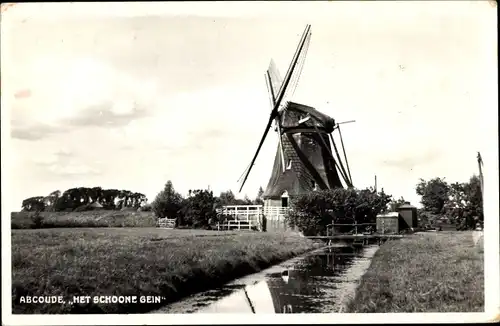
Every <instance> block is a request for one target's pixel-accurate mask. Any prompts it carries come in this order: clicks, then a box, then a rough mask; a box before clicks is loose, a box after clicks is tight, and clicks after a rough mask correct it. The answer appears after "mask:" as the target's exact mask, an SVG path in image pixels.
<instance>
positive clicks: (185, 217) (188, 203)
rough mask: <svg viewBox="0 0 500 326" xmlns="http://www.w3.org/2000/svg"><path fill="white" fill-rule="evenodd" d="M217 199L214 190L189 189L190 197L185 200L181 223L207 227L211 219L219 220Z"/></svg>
mask: <svg viewBox="0 0 500 326" xmlns="http://www.w3.org/2000/svg"><path fill="white" fill-rule="evenodd" d="M215 207H216V201H215V197H214V195H213V192H212V191H208V190H194V191H191V190H190V191H189V197H188V198H186V199H185V200H184V201H183V204H182V216H181V221H180V222H179V225H188V226H192V227H194V228H207V227H208V226H209V221H215V220H217V218H218V217H217V213H216V209H215Z"/></svg>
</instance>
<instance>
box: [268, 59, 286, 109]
mask: <svg viewBox="0 0 500 326" xmlns="http://www.w3.org/2000/svg"><path fill="white" fill-rule="evenodd" d="M267 77H268V79H269V84H270V86H269V87H270V92H271V94H273V95H272V98H273V106H274V104H275V103H276V95H277V94H278V92H279V91H280V88H281V84H283V78H281V75H280V72H279V70H278V68H277V67H276V64H275V63H274V60H273V59H271V62H270V63H269V68H268V69H267Z"/></svg>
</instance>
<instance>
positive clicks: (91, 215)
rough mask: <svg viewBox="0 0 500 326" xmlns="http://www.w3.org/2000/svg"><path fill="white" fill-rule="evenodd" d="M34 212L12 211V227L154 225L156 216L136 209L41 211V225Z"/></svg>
mask: <svg viewBox="0 0 500 326" xmlns="http://www.w3.org/2000/svg"><path fill="white" fill-rule="evenodd" d="M33 214H34V213H29V212H13V213H11V229H32V228H75V227H154V226H155V225H156V218H155V217H154V216H153V213H152V212H136V211H134V212H133V211H112V210H101V211H84V212H41V213H40V216H41V221H40V225H38V226H36V225H35V223H34V221H33V220H32V218H31V216H33Z"/></svg>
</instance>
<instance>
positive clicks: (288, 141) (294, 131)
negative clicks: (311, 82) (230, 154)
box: [240, 25, 354, 207]
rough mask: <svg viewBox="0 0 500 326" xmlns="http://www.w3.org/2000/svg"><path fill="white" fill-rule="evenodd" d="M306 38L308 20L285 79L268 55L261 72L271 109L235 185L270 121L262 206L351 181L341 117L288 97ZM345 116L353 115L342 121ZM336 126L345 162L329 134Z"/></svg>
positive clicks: (285, 203) (298, 71) (308, 35)
mask: <svg viewBox="0 0 500 326" xmlns="http://www.w3.org/2000/svg"><path fill="white" fill-rule="evenodd" d="M310 39H311V26H310V25H307V26H306V28H305V30H304V33H303V35H302V37H301V40H300V42H299V45H298V47H297V50H296V51H295V54H294V56H293V59H292V62H291V64H290V66H289V68H288V71H287V73H286V75H285V78H284V79H281V77H280V74H279V71H278V69H277V68H276V65H275V64H274V61H273V60H271V62H270V64H269V68H268V70H267V72H266V74H265V78H266V84H267V88H268V91H269V96H270V102H271V107H272V109H271V114H270V116H269V120H268V122H267V125H266V127H265V130H264V134H263V135H262V138H261V140H260V142H259V146H258V148H257V151H256V152H255V154H254V156H253V159H252V161H251V163H250V165H249V166H248V167H247V169H246V170H245V172H243V175H244V178H243V181H242V184H241V188H240V192H241V189H242V188H243V186H244V185H245V182H246V180H247V178H248V175H249V174H250V171H251V170H252V167H253V165H254V164H255V160H256V159H257V156H258V154H259V151H260V149H261V147H262V144H263V143H264V140H265V139H266V136H267V134H268V132H269V129H270V128H271V126H272V124H273V122H274V124H275V128H274V129H275V131H276V132H277V133H278V148H277V151H276V156H275V159H274V164H273V168H272V172H271V177H270V179H269V182H268V185H267V188H266V190H265V192H264V194H263V199H264V203H265V204H264V205H265V207H266V206H274V207H276V206H277V207H287V206H288V197H293V196H297V195H300V194H303V193H306V192H309V191H312V190H316V189H332V188H340V187H342V188H343V187H344V185H343V184H342V181H343V182H344V184H345V185H346V186H347V187H352V186H353V185H352V178H351V172H350V170H349V165H348V163H347V156H346V153H345V148H344V143H343V140H342V134H341V132H340V124H342V123H336V122H335V120H334V119H333V118H331V117H329V116H328V115H326V114H323V113H321V112H319V111H318V110H316V109H315V108H313V107H310V106H307V105H303V104H299V103H296V102H292V101H289V100H288V99H289V98H290V97H291V96H292V95H293V93H294V91H295V88H296V87H297V83H298V79H299V77H300V74H301V71H302V68H303V65H304V61H305V57H306V53H307V49H308V46H309V42H310ZM348 122H354V121H346V122H344V123H348ZM335 130H337V131H338V132H339V135H340V140H341V144H342V150H343V152H344V159H345V162H346V166H347V168H345V167H344V164H343V163H342V159H341V157H340V154H339V151H338V148H337V145H336V143H335V141H334V138H333V135H332V133H333V132H334V131H335ZM334 155H336V156H334ZM243 175H242V177H243ZM341 178H342V180H341ZM240 179H241V178H240Z"/></svg>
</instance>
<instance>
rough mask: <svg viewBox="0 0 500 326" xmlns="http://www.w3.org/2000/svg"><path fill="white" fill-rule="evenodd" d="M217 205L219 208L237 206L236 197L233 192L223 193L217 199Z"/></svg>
mask: <svg viewBox="0 0 500 326" xmlns="http://www.w3.org/2000/svg"><path fill="white" fill-rule="evenodd" d="M216 203H217V205H218V206H226V205H236V196H235V195H234V193H233V192H232V191H231V190H228V191H223V192H221V193H220V195H219V197H218V198H216Z"/></svg>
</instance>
